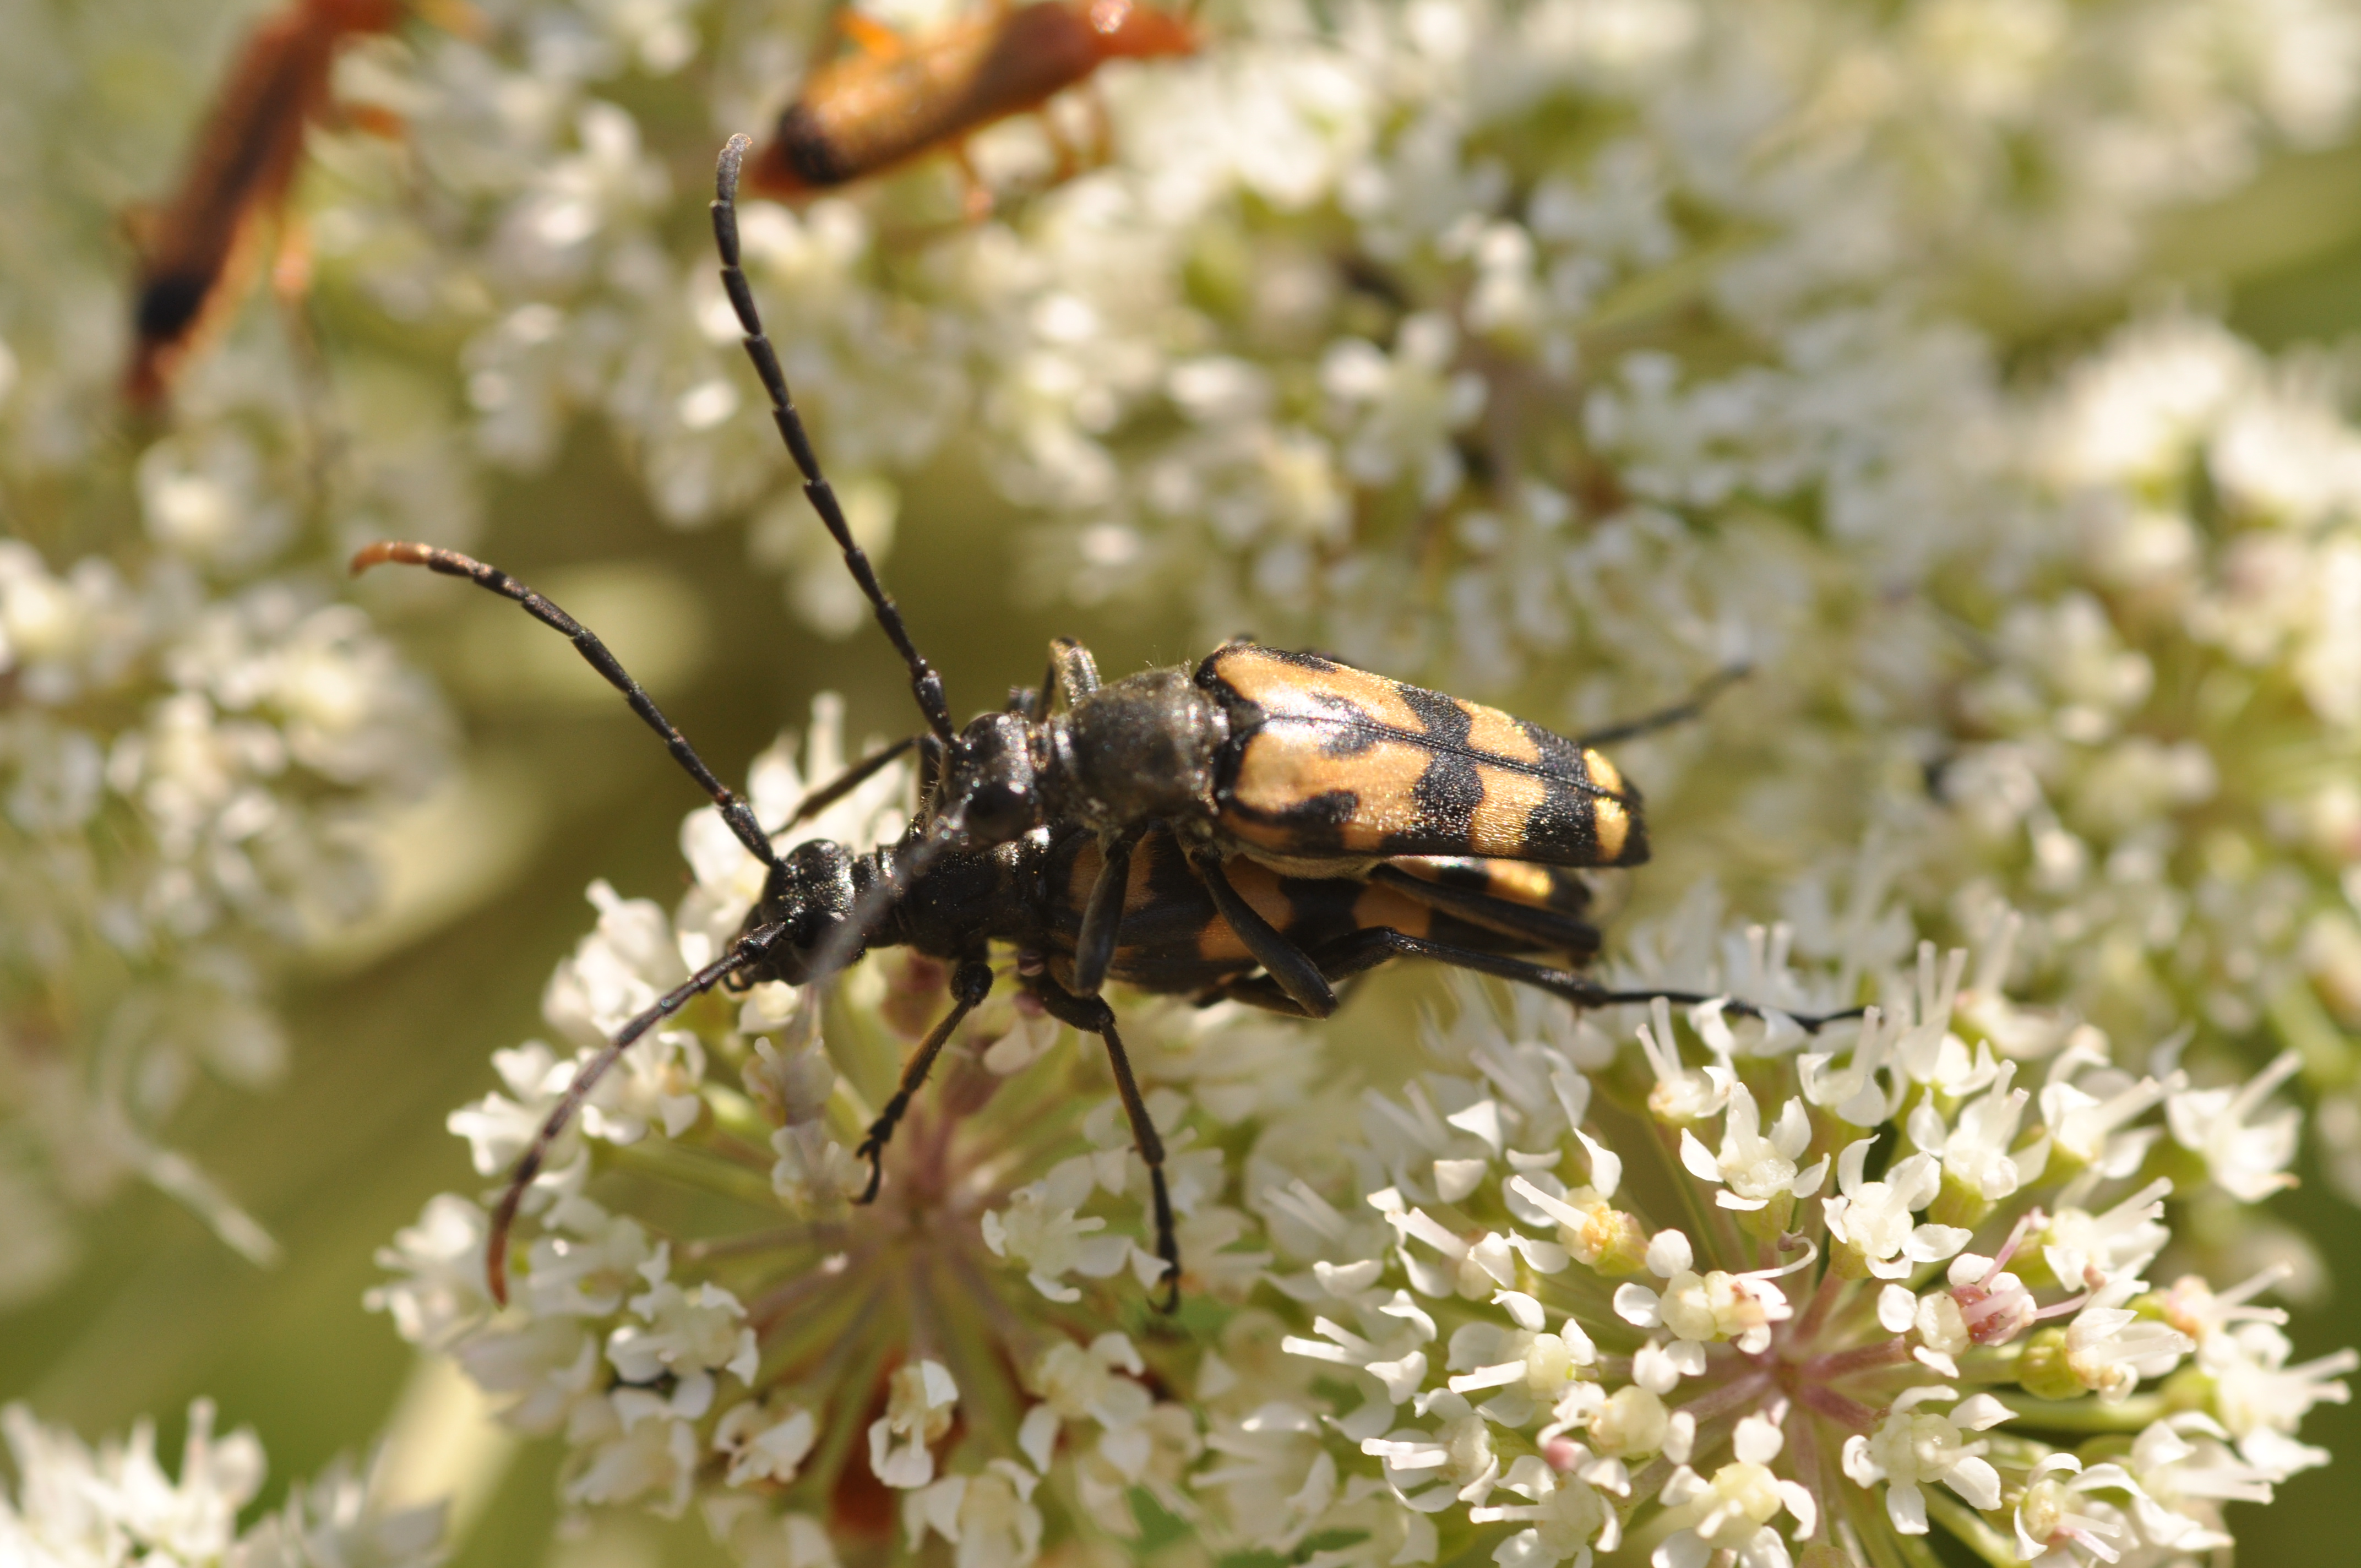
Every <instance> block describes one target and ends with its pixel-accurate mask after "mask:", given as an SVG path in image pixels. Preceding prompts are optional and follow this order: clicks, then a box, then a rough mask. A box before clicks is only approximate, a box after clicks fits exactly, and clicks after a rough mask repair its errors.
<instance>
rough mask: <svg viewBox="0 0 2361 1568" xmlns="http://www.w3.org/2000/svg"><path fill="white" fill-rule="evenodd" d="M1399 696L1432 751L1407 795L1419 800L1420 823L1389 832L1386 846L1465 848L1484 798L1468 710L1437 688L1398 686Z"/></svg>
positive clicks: (1439, 850)
mask: <svg viewBox="0 0 2361 1568" xmlns="http://www.w3.org/2000/svg"><path fill="white" fill-rule="evenodd" d="M1397 690H1398V691H1399V692H1400V696H1401V699H1402V702H1403V703H1404V705H1405V706H1407V707H1409V708H1410V710H1411V712H1412V713H1413V714H1416V715H1417V716H1418V720H1419V722H1420V723H1421V724H1422V725H1424V726H1425V727H1426V734H1425V736H1424V741H1425V744H1426V745H1428V746H1429V747H1431V748H1433V751H1434V755H1433V758H1432V759H1430V760H1429V761H1428V762H1427V764H1426V771H1425V772H1424V773H1421V774H1420V775H1419V779H1418V783H1417V784H1416V785H1415V786H1414V787H1413V788H1412V789H1411V798H1412V799H1413V800H1415V801H1416V802H1417V803H1418V826H1417V827H1416V828H1414V829H1412V830H1411V831H1410V832H1408V833H1394V834H1389V835H1388V836H1387V839H1386V848H1387V849H1389V850H1395V851H1397V852H1399V853H1402V854H1417V853H1420V852H1422V851H1423V852H1427V853H1432V854H1448V853H1450V852H1451V851H1452V850H1455V849H1460V848H1463V847H1464V846H1465V845H1466V843H1467V841H1468V837H1469V835H1470V834H1471V833H1473V832H1474V830H1475V825H1476V808H1477V806H1481V805H1482V804H1483V803H1484V781H1483V779H1482V777H1481V776H1479V775H1478V774H1477V772H1476V762H1477V756H1478V755H1479V753H1477V751H1475V750H1474V749H1473V748H1472V747H1471V746H1470V745H1469V743H1468V732H1469V729H1471V727H1472V725H1473V720H1471V719H1470V718H1468V716H1467V710H1466V708H1463V707H1460V706H1459V705H1458V704H1457V703H1455V702H1454V701H1452V700H1451V699H1450V698H1449V697H1447V696H1444V695H1443V694H1442V693H1440V692H1431V691H1425V690H1422V689H1421V688H1420V687H1417V686H1400V687H1398V688H1397Z"/></svg>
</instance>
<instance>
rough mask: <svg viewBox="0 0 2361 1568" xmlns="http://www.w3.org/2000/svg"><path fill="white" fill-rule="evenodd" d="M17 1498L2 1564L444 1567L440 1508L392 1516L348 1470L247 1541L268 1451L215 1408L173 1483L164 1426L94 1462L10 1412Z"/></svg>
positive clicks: (136, 1433) (66, 1567) (324, 1478)
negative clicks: (246, 1520)
mask: <svg viewBox="0 0 2361 1568" xmlns="http://www.w3.org/2000/svg"><path fill="white" fill-rule="evenodd" d="M0 1438H5V1440H6V1442H7V1445H8V1453H9V1457H10V1459H11V1460H12V1461H13V1462H14V1469H15V1472H16V1486H15V1487H14V1490H13V1494H12V1492H11V1491H9V1490H7V1489H0V1563H9V1564H12V1565H22V1568H129V1565H131V1564H134V1563H137V1564H139V1565H140V1568H434V1564H435V1563H440V1562H441V1561H442V1560H443V1557H444V1550H443V1509H442V1506H441V1505H440V1504H434V1505H430V1506H428V1507H424V1508H401V1509H394V1508H386V1507H385V1506H384V1505H383V1501H382V1499H381V1498H380V1497H378V1496H377V1495H375V1493H374V1491H373V1487H372V1482H373V1481H374V1475H373V1474H372V1475H367V1476H364V1475H355V1474H354V1473H353V1470H352V1467H351V1466H350V1465H348V1464H345V1463H343V1462H341V1461H339V1462H338V1463H337V1464H335V1465H334V1466H332V1467H331V1468H330V1469H329V1470H328V1471H327V1472H326V1473H325V1474H324V1475H321V1476H320V1477H319V1478H318V1479H317V1480H315V1481H313V1482H312V1483H311V1484H309V1485H308V1486H297V1487H295V1488H294V1489H293V1490H292V1491H291V1493H290V1494H289V1497H288V1499H287V1502H286V1504H285V1506H284V1507H282V1508H280V1509H279V1510H277V1511H276V1512H273V1513H269V1514H266V1515H264V1516H263V1517H262V1518H261V1519H258V1520H256V1521H255V1522H254V1523H253V1524H252V1525H251V1526H250V1527H249V1528H247V1529H246V1530H239V1529H238V1514H239V1512H240V1511H241V1510H243V1509H244V1508H246V1506H247V1504H248V1503H250V1502H252V1501H253V1500H254V1497H255V1494H256V1493H257V1492H258V1491H259V1490H261V1487H262V1477H263V1470H264V1464H263V1453H262V1444H261V1443H260V1442H258V1441H257V1440H256V1438H255V1435H254V1433H252V1432H251V1431H246V1430H244V1429H243V1428H241V1429H240V1430H238V1431H234V1432H232V1433H230V1434H229V1435H228V1436H226V1437H221V1438H216V1437H215V1436H214V1408H213V1403H212V1401H210V1400H206V1399H200V1400H198V1401H197V1402H196V1403H195V1404H193V1405H192V1406H191V1407H190V1408H189V1434H188V1438H187V1440H186V1441H185V1442H184V1443H183V1444H182V1446H181V1474H180V1476H179V1478H178V1479H177V1480H176V1479H174V1478H173V1476H172V1475H170V1473H169V1472H168V1471H167V1470H166V1469H165V1468H164V1466H163V1464H161V1463H160V1462H159V1460H158V1459H157V1457H156V1428H155V1423H154V1422H152V1421H148V1420H141V1421H140V1422H139V1424H138V1425H137V1426H136V1427H134V1428H133V1429H132V1431H131V1436H130V1437H129V1439H128V1440H121V1439H110V1440H109V1441H107V1442H104V1443H101V1444H100V1445H99V1446H98V1448H97V1449H95V1450H93V1449H92V1448H91V1447H90V1446H89V1445H88V1444H87V1443H85V1442H82V1439H80V1438H78V1437H76V1436H75V1435H74V1434H73V1433H72V1432H71V1431H64V1430H62V1429H60V1428H56V1427H49V1426H44V1425H42V1424H41V1422H40V1421H39V1420H37V1419H36V1418H35V1417H34V1415H33V1413H32V1411H30V1410H29V1409H26V1408H25V1407H24V1406H23V1405H10V1406H8V1407H7V1408H6V1409H0Z"/></svg>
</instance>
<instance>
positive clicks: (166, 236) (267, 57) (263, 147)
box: [124, 0, 472, 409]
mask: <svg viewBox="0 0 2361 1568" xmlns="http://www.w3.org/2000/svg"><path fill="white" fill-rule="evenodd" d="M417 8H418V9H420V10H440V11H443V12H445V13H447V14H448V16H447V19H448V20H456V21H462V22H467V21H471V20H472V14H471V13H467V12H466V9H465V6H464V5H463V4H462V3H461V0H426V3H424V4H422V5H419V6H418V7H417ZM411 11H412V4H411V3H410V0H288V4H287V5H285V6H284V7H283V8H281V9H280V10H279V11H277V12H275V13H273V14H272V15H270V16H266V17H264V18H263V19H262V20H261V21H260V22H258V23H257V24H256V25H255V27H254V30H253V31H252V32H250V33H248V34H247V39H246V45H245V47H244V49H241V50H240V51H239V53H238V56H237V60H236V64H235V65H233V66H232V67H231V68H230V72H229V75H228V77H227V79H226V80H225V82H224V83H223V85H222V90H221V93H220V94H219V96H217V97H216V98H215V99H214V104H213V107H212V108H211V109H210V110H208V111H207V113H206V115H205V118H204V120H203V122H202V123H201V124H200V126H198V129H197V132H196V135H195V137H194V140H193V142H192V148H191V151H190V154H189V159H188V163H187V165H186V167H185V168H184V169H183V170H181V183H180V185H179V187H178V188H177V189H176V190H175V191H174V192H172V193H171V194H170V196H168V197H166V198H165V199H164V200H163V201H162V202H161V203H159V204H158V205H157V206H156V207H155V208H154V209H153V210H152V211H150V212H148V213H147V214H143V215H141V216H140V217H139V218H138V219H137V221H136V222H135V224H134V225H133V228H134V238H135V240H136V241H137V246H138V248H139V252H140V258H139V276H138V282H137V290H136V292H135V294H134V297H133V302H132V334H133V344H132V352H131V364H130V366H129V367H128V369H127V370H126V372H125V375H124V395H125V396H126V397H127V398H128V399H129V400H131V402H132V403H133V404H134V405H135V406H137V407H139V408H143V409H150V408H154V407H155V406H157V405H158V404H159V403H160V402H161V401H162V400H164V397H165V395H166V394H167V393H168V392H170V389H171V384H172V381H173V378H174V377H175V376H176V375H177V373H178V371H179V369H180V367H181V364H182V362H183V361H185V360H186V358H187V357H188V356H189V354H190V352H191V350H192V349H193V348H194V347H195V346H196V345H197V344H198V343H199V342H200V341H202V340H203V336H204V335H205V333H206V331H207V329H208V328H209V327H211V326H213V325H215V324H217V323H218V322H219V320H220V319H221V318H222V317H223V316H224V315H225V314H227V313H228V310H229V308H230V307H231V306H232V305H233V304H234V303H235V302H236V300H237V298H238V296H239V295H240V294H241V293H242V292H243V291H244V289H245V285H246V283H247V280H248V279H249V278H250V277H251V275H252V272H253V269H254V263H255V260H256V253H257V250H258V247H259V244H260V241H261V238H262V231H263V228H264V226H265V225H266V224H267V223H269V222H273V221H276V220H277V219H278V218H279V217H280V215H281V214H282V213H283V211H284V209H285V207H286V204H287V196H288V192H289V191H290V190H291V187H292V186H293V184H294V182H295V173H296V170H297V169H298V168H299V167H300V166H301V164H302V156H303V137H304V134H305V132H306V131H308V130H309V129H310V128H311V126H313V124H314V123H315V122H319V121H324V120H326V119H327V118H328V117H329V115H330V114H331V111H332V109H333V108H334V104H333V103H332V101H331V99H330V96H329V81H330V75H331V73H332V71H334V70H335V62H336V55H337V52H338V51H339V50H340V49H342V48H343V47H344V45H345V43H346V41H347V40H348V39H350V38H356V37H358V36H361V35H364V34H369V33H385V32H390V31H392V30H393V29H394V27H397V26H399V25H400V24H401V20H402V18H403V17H404V16H407V15H409V14H410V13H411ZM356 118H357V119H359V120H363V121H366V120H367V116H363V115H357V116H356ZM381 128H382V127H381ZM280 263H281V267H282V268H283V269H286V270H287V272H288V273H289V277H287V278H286V279H285V280H282V281H283V282H284V283H285V285H286V286H287V287H288V288H289V289H290V290H291V291H292V290H293V289H294V288H296V287H298V286H300V284H299V280H298V279H297V278H296V277H295V276H294V274H295V273H296V272H297V271H298V270H299V269H300V267H301V256H300V252H299V251H298V250H297V249H296V248H295V247H291V246H282V249H281V257H280Z"/></svg>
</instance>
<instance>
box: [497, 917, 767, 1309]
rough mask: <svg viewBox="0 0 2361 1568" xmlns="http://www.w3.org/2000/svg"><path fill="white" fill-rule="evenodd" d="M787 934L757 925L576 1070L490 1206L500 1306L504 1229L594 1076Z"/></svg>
mask: <svg viewBox="0 0 2361 1568" xmlns="http://www.w3.org/2000/svg"><path fill="white" fill-rule="evenodd" d="M786 934H787V927H785V926H762V927H756V928H755V929H753V930H752V931H749V932H748V933H746V935H744V936H743V937H741V938H738V940H737V941H735V942H733V943H731V944H730V950H729V951H728V952H726V953H724V954H722V955H721V956H720V957H719V958H718V959H714V960H713V961H712V962H711V963H709V964H708V965H706V966H705V967H704V968H703V969H701V970H697V972H696V973H695V974H693V975H690V976H689V977H688V978H687V979H686V980H685V981H681V982H680V983H679V984H678V985H676V986H675V987H673V988H672V989H671V990H670V991H668V992H664V995H662V996H660V997H658V998H657V999H656V1001H655V1003H654V1005H653V1006H651V1007H650V1008H649V1009H648V1010H647V1011H646V1012H644V1013H642V1014H638V1015H637V1016H635V1017H634V1018H632V1020H631V1022H630V1023H628V1024H626V1025H623V1026H622V1027H621V1028H620V1029H618V1030H617V1031H615V1037H614V1038H613V1039H611V1040H609V1041H608V1042H607V1044H606V1046H605V1047H603V1048H601V1049H600V1051H599V1052H598V1055H597V1056H595V1057H592V1058H590V1059H589V1060H588V1061H587V1062H584V1063H583V1064H582V1065H581V1067H580V1068H578V1069H576V1071H575V1074H574V1081H573V1082H571V1083H569V1084H567V1085H566V1093H565V1094H564V1096H563V1097H561V1098H560V1099H559V1100H558V1102H557V1104H556V1105H555V1107H554V1108H553V1109H552V1110H551V1111H550V1113H549V1115H548V1116H547V1117H546V1118H545V1119H544V1121H543V1122H542V1124H541V1130H540V1131H538V1132H536V1133H534V1134H533V1142H531V1143H529V1144H527V1145H526V1146H525V1149H524V1153H523V1154H522V1156H521V1157H518V1159H517V1162H516V1168H515V1169H514V1170H512V1171H511V1172H510V1173H509V1184H508V1186H507V1188H506V1189H505V1190H502V1191H501V1193H500V1202H499V1203H498V1204H497V1205H496V1206H494V1208H493V1210H492V1228H491V1234H490V1235H489V1237H488V1238H487V1239H486V1241H485V1245H484V1278H485V1283H486V1284H488V1285H489V1287H490V1288H491V1292H492V1299H493V1300H495V1301H497V1302H499V1303H500V1305H501V1306H503V1307H505V1306H507V1305H508V1301H509V1278H508V1259H509V1232H510V1231H511V1229H513V1228H514V1227H515V1225H516V1217H517V1206H518V1205H519V1204H521V1203H522V1202H523V1201H524V1193H525V1189H526V1188H528V1187H530V1186H532V1185H533V1178H534V1177H535V1176H538V1175H539V1174H541V1165H542V1161H543V1160H544V1159H546V1158H548V1157H549V1149H550V1146H551V1145H552V1144H555V1142H556V1141H557V1135H559V1134H560V1133H563V1132H564V1131H566V1124H567V1123H569V1122H571V1121H573V1120H574V1114H575V1113H576V1112H577V1111H579V1110H581V1109H582V1102H584V1101H586V1100H588V1099H589V1098H590V1091H592V1090H593V1089H596V1088H597V1087H598V1080H600V1079H602V1078H604V1077H606V1076H607V1073H608V1070H609V1069H611V1068H612V1067H613V1066H614V1065H615V1064H616V1063H617V1062H619V1061H620V1060H621V1059H622V1058H623V1053H624V1052H625V1051H627V1050H629V1049H630V1048H631V1042H632V1041H634V1040H636V1039H638V1038H639V1037H640V1036H642V1035H644V1034H646V1033H647V1032H648V1031H649V1030H650V1029H653V1028H654V1027H655V1026H656V1025H658V1024H661V1023H663V1022H664V1020H665V1019H667V1018H669V1017H671V1016H672V1015H673V1014H675V1013H677V1012H679V1011H680V1010H681V1009H682V1008H684V1007H686V1006H687V1005H688V1003H689V1002H690V1001H691V1000H692V999H693V998H695V997H698V996H701V995H703V994H704V993H705V992H708V991H710V990H712V989H713V988H714V987H715V986H717V985H719V984H720V983H721V982H722V981H725V980H727V979H729V978H730V976H731V975H733V974H736V973H737V972H738V971H739V970H744V969H752V967H753V966H754V965H756V964H758V963H760V962H762V961H763V959H764V958H765V957H766V956H767V955H768V954H769V953H770V950H771V949H772V948H773V947H774V946H776V945H777V944H778V943H779V942H780V941H781V940H782V939H784V938H785V936H786Z"/></svg>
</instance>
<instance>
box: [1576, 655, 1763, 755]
mask: <svg viewBox="0 0 2361 1568" xmlns="http://www.w3.org/2000/svg"><path fill="white" fill-rule="evenodd" d="M1753 673H1754V666H1753V665H1752V663H1748V662H1747V661H1746V660H1744V659H1740V660H1736V661H1734V662H1732V663H1728V664H1724V665H1723V666H1722V667H1721V668H1720V669H1719V670H1716V671H1715V672H1714V673H1713V674H1709V675H1708V676H1707V677H1706V678H1705V679H1704V680H1702V681H1699V682H1698V683H1697V689H1696V690H1694V691H1692V692H1690V693H1689V695H1688V696H1686V697H1683V698H1682V699H1681V700H1680V701H1678V702H1676V703H1675V704H1673V706H1672V707H1660V708H1658V709H1657V710H1656V711H1655V712H1653V713H1643V714H1642V715H1641V716H1640V717H1639V718H1626V719H1623V720H1621V721H1620V722H1619V723H1615V724H1610V725H1609V726H1607V727H1606V728H1605V729H1594V730H1592V731H1591V732H1590V733H1589V734H1587V735H1577V736H1576V737H1575V738H1574V743H1575V744H1576V745H1577V746H1607V745H1611V744H1613V743H1614V742H1616V741H1618V740H1631V739H1633V738H1634V737H1637V736H1641V735H1653V734H1654V733H1655V732H1656V731H1657V730H1659V729H1672V728H1673V727H1674V726H1675V725H1676V724H1686V723H1687V722H1688V721H1689V720H1691V719H1693V718H1700V717H1702V716H1703V714H1704V713H1705V710H1706V709H1707V708H1708V707H1710V706H1711V705H1712V702H1713V699H1714V698H1716V697H1718V696H1720V695H1721V694H1722V693H1723V692H1724V691H1725V690H1727V689H1729V688H1730V686H1733V685H1737V684H1738V683H1739V682H1740V681H1742V680H1744V679H1745V678H1746V677H1747V676H1749V675H1751V674H1753Z"/></svg>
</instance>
